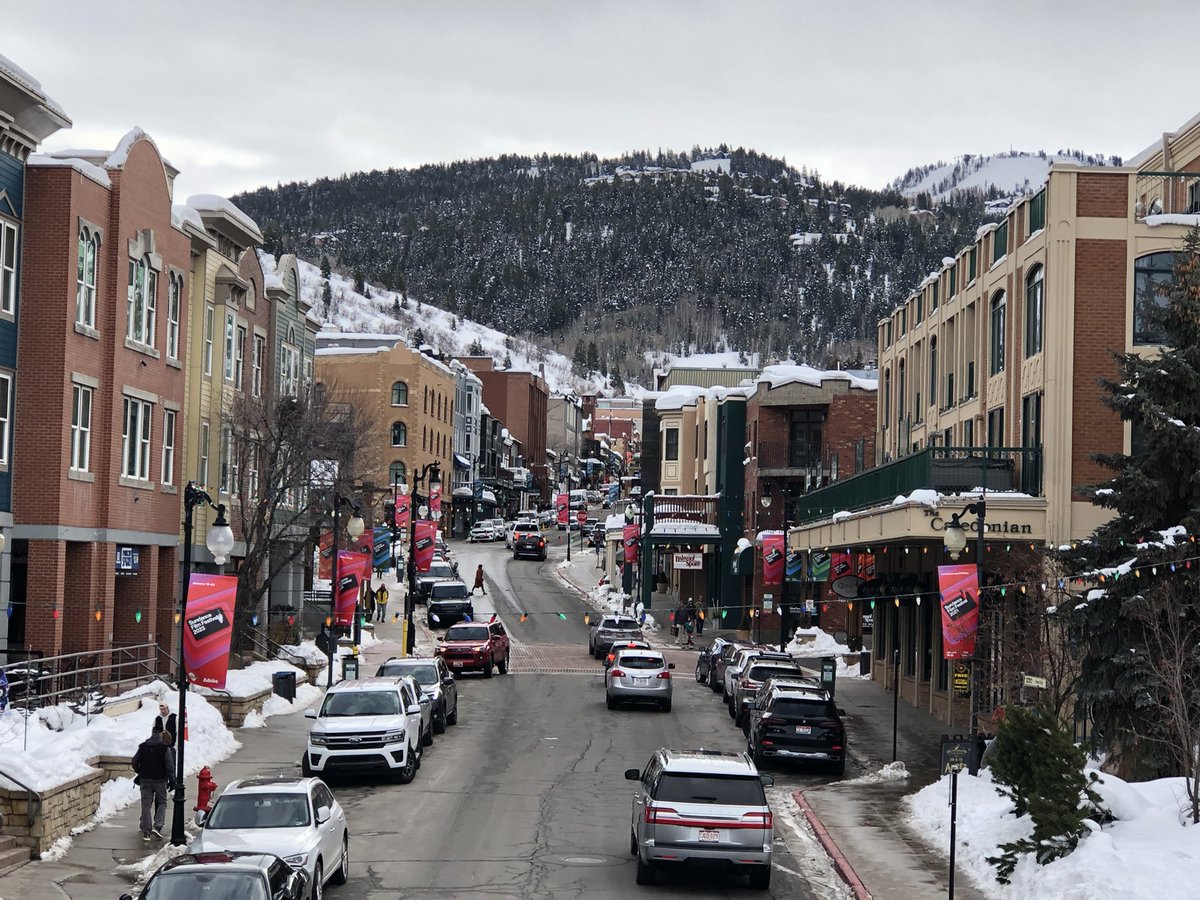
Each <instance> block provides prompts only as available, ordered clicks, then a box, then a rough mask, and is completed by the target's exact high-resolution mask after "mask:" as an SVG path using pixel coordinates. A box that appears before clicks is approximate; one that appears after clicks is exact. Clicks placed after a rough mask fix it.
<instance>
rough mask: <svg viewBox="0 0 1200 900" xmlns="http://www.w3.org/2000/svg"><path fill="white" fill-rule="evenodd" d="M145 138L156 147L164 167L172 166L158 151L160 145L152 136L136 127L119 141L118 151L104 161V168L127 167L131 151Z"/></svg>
mask: <svg viewBox="0 0 1200 900" xmlns="http://www.w3.org/2000/svg"><path fill="white" fill-rule="evenodd" d="M143 138H144V139H145V140H147V141H149V142H150V144H151V146H153V147H154V150H155V152H157V153H158V155H159V158H161V159H162V161H163V164H164V165H167V166H169V165H171V163H170V162H169V161H168V160H167V158H166V157H165V156H163V155H162V151H160V150H159V149H158V144H156V143H154V138H152V137H150V135H148V134H146V132H144V131H143V130H142V129H141V128H139V127H138V126H137V125H134V126H133V127H132V128H130V129H129V130H128V131H127V132H125V135H124V137H122V138H121V140H119V141H117V147H116V149H115V150H113V152H112V153H110V154H109V155H108V159H106V160H105V161H104V168H106V169H120V168H123V167H124V166H125V163H126V161H128V159H129V151H130V150H132V149H133V145H134V144H136V143H137V142H138V141H140V140H142V139H143Z"/></svg>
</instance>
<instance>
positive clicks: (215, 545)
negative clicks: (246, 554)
mask: <svg viewBox="0 0 1200 900" xmlns="http://www.w3.org/2000/svg"><path fill="white" fill-rule="evenodd" d="M201 503H203V504H205V505H206V506H208V507H210V508H212V509H215V510H216V511H217V517H216V519H214V520H213V523H212V526H211V527H210V528H209V529H208V536H207V539H206V540H205V544H206V545H207V546H208V549H209V552H211V553H212V555H213V562H215V563H216V564H217V565H218V566H221V565H224V564H225V560H227V559H229V554H230V553H231V552H232V551H233V529H232V528H230V527H229V522H227V521H226V520H225V504H223V503H213V502H212V497H210V496H208V494H207V493H205V492H204V491H202V490H201V489H200V488H198V487H196V483H195V482H194V481H189V482H188V483H187V487H186V488H184V490H183V588H182V599H181V600H180V608H181V609H182V611H183V614H182V615H181V616H180V617H179V666H178V672H177V680H176V682H175V688H176V690H177V691H178V692H179V715H178V716H177V721H176V724H175V730H176V732H178V734H176V735H175V746H176V749H177V752H176V754H175V805H174V808H173V810H172V815H171V843H172V844H174V845H175V846H176V847H179V846H181V845H182V844H184V843H185V842H186V840H187V836H186V835H185V834H184V831H183V819H184V813H183V804H184V781H183V749H184V741H183V729H184V728H185V727H186V723H187V687H188V684H187V667H186V666H185V665H184V661H183V634H184V628H185V627H186V624H187V589H188V579H189V577H190V576H191V573H192V518H193V515H194V511H195V509H196V507H197V506H199V505H200V504H201ZM2 547H3V544H2V543H0V548H2Z"/></svg>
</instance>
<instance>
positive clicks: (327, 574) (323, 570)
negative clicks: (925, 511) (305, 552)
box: [317, 531, 333, 581]
mask: <svg viewBox="0 0 1200 900" xmlns="http://www.w3.org/2000/svg"><path fill="white" fill-rule="evenodd" d="M317 577H318V578H324V579H325V580H326V581H328V580H329V579H330V578H332V577H333V532H332V531H322V532H321V537H320V539H319V540H318V542H317Z"/></svg>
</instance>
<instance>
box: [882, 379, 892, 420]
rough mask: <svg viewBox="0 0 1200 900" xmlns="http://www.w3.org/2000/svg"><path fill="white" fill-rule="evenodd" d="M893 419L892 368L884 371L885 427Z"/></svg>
mask: <svg viewBox="0 0 1200 900" xmlns="http://www.w3.org/2000/svg"><path fill="white" fill-rule="evenodd" d="M891 421H892V370H891V369H888V370H886V371H885V372H884V373H883V427H884V428H887V427H888V425H889V424H890V423H891Z"/></svg>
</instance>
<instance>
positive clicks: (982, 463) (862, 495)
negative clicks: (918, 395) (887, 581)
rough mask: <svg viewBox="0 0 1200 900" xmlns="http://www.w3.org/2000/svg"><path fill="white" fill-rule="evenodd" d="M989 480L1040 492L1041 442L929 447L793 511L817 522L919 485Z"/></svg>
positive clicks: (963, 485) (998, 487)
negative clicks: (1039, 445)
mask: <svg viewBox="0 0 1200 900" xmlns="http://www.w3.org/2000/svg"><path fill="white" fill-rule="evenodd" d="M985 470H986V473H987V474H986V479H985V476H984V472H985ZM984 484H986V486H987V489H988V490H989V491H1013V490H1017V491H1021V492H1023V493H1026V494H1029V495H1030V496H1034V497H1040V496H1041V495H1042V450H1041V448H1040V447H992V448H990V449H987V450H985V449H984V448H983V447H928V448H926V449H925V450H921V451H919V452H917V453H914V454H912V455H910V456H905V457H902V458H901V459H898V460H896V461H895V462H891V463H887V464H885V465H882V466H876V467H875V468H874V469H868V470H867V471H865V472H863V473H861V474H859V475H855V476H854V477H852V478H844V479H842V480H841V481H837V482H835V483H833V484H831V485H829V486H828V487H825V488H821V489H820V490H817V491H812V492H810V493H808V494H804V495H802V496H800V497H797V498H796V501H795V507H794V508H795V513H794V514H795V517H796V521H797V522H799V523H803V522H814V521H816V520H818V519H825V518H828V517H829V516H831V515H833V514H834V513H835V512H840V511H843V510H845V511H848V512H853V511H855V510H862V509H869V508H870V507H872V506H878V505H879V504H881V503H888V502H890V501H892V500H894V499H895V498H896V497H899V496H901V495H905V496H907V495H908V494H911V493H912V492H913V491H915V490H918V489H920V488H931V489H933V490H936V491H940V492H942V493H945V494H951V493H962V492H964V491H971V490H973V489H974V488H977V487H979V486H980V485H984Z"/></svg>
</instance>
